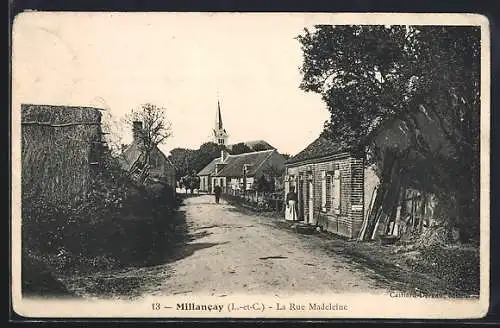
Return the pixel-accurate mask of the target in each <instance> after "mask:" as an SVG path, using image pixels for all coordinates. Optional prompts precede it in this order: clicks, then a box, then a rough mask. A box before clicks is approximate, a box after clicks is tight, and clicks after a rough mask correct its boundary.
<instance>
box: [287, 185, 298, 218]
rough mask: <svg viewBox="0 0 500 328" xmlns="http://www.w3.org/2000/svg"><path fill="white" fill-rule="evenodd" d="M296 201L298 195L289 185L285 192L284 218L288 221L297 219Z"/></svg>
mask: <svg viewBox="0 0 500 328" xmlns="http://www.w3.org/2000/svg"><path fill="white" fill-rule="evenodd" d="M297 201H298V197H297V194H296V193H295V187H293V186H291V187H290V191H289V192H288V194H286V210H285V219H286V220H289V221H295V220H297Z"/></svg>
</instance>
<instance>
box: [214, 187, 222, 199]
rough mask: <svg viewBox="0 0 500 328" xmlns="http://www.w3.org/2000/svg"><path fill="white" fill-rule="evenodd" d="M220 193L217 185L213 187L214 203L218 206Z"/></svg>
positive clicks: (220, 189)
mask: <svg viewBox="0 0 500 328" xmlns="http://www.w3.org/2000/svg"><path fill="white" fill-rule="evenodd" d="M221 193H222V188H221V187H220V186H219V185H215V187H214V194H215V202H216V203H217V204H219V200H220V195H221Z"/></svg>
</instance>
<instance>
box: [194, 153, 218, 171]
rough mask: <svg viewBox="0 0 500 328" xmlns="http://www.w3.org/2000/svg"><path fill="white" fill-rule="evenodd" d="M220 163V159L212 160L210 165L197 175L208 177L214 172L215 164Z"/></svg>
mask: <svg viewBox="0 0 500 328" xmlns="http://www.w3.org/2000/svg"><path fill="white" fill-rule="evenodd" d="M217 163H220V157H218V158H214V159H213V160H212V161H211V162H210V163H208V164H207V166H205V167H204V168H202V169H201V171H200V172H198V175H209V174H212V173H214V172H215V164H217Z"/></svg>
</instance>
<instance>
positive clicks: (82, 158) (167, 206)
mask: <svg viewBox="0 0 500 328" xmlns="http://www.w3.org/2000/svg"><path fill="white" fill-rule="evenodd" d="M489 47H490V46H489V25H488V20H487V19H486V18H485V17H483V16H480V15H473V14H409V13H408V14H402V13H397V14H369V13H365V14H348V13H345V14H338V13H337V14H334V13H331V14H313V13H308V14H306V13H259V14H257V13H195V12H193V13H167V12H164V13H152V12H151V13H145V12H135V13H118V12H116V13H115V12H24V13H21V14H18V15H17V16H16V17H15V20H14V25H13V30H12V108H11V112H12V115H11V117H12V121H11V124H12V172H11V174H12V186H11V187H12V189H11V190H12V200H13V201H12V213H11V214H12V219H11V227H12V229H11V245H12V285H11V295H12V301H13V306H14V310H15V311H16V312H17V313H18V314H19V315H22V316H26V317H110V316H111V317H154V318H189V317H196V318H204V317H208V318H229V317H237V318H318V317H319V318H442V319H453V318H479V317H482V316H484V315H485V314H486V313H487V310H488V306H489V303H488V302H489V256H490V255H489V238H490V232H489V223H490V221H489V220H490V217H489V206H490V193H489V190H490V189H489V181H490V178H489V174H490V173H489V161H490V139H489V138H490V130H489V129H490V128H489V126H490V103H489V92H490V84H489V83H490V82H489V76H490V67H489V65H490V57H489V56H490V49H489Z"/></svg>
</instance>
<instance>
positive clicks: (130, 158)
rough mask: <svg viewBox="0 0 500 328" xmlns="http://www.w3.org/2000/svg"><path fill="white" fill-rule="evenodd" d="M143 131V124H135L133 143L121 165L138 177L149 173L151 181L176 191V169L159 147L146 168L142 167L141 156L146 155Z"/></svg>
mask: <svg viewBox="0 0 500 328" xmlns="http://www.w3.org/2000/svg"><path fill="white" fill-rule="evenodd" d="M141 130H142V122H139V121H135V122H133V127H132V134H133V141H132V143H131V144H130V145H129V146H128V147H126V148H125V150H124V151H123V153H122V154H121V156H120V163H121V165H122V167H123V169H125V170H126V171H129V172H134V175H135V176H136V177H137V176H140V175H141V174H143V173H144V172H147V178H148V179H149V180H150V181H155V182H161V183H163V184H165V185H167V186H170V187H172V188H173V190H174V191H175V186H176V180H175V167H174V165H173V164H172V162H171V161H170V160H169V159H168V158H167V156H165V154H164V153H163V152H162V151H161V150H160V149H159V148H158V147H156V146H155V147H154V149H153V151H152V152H151V154H150V156H149V161H148V163H146V165H145V166H142V165H140V164H141V161H140V159H141V156H143V155H144V154H143V153H144V151H143V150H142V140H141V137H140V135H141V134H140V131H141ZM145 169H147V170H145Z"/></svg>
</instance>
